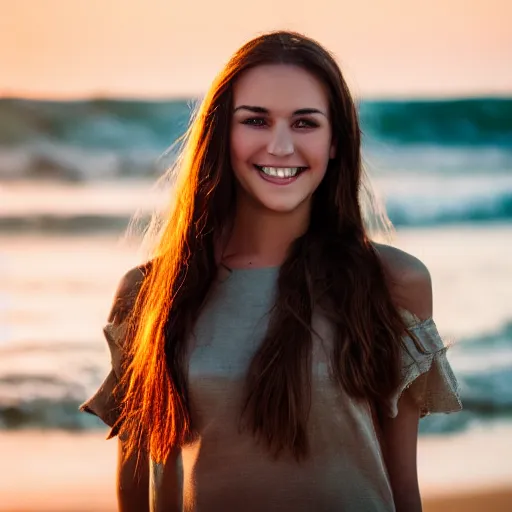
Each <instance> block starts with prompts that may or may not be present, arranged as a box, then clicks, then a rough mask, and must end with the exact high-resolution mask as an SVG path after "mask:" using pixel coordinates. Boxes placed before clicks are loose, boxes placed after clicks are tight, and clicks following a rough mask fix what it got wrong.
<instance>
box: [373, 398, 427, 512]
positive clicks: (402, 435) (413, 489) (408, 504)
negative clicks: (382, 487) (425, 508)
mask: <svg viewBox="0 0 512 512" xmlns="http://www.w3.org/2000/svg"><path fill="white" fill-rule="evenodd" d="M418 420H419V408H418V406H417V405H416V403H415V402H414V400H413V399H412V398H411V396H410V395H409V394H408V393H407V392H405V393H404V394H403V395H402V397H401V399H400V401H399V403H398V415H397V417H396V418H384V419H383V421H382V438H383V439H382V440H383V450H384V460H385V462H386V466H387V469H388V474H389V479H390V483H391V488H392V490H393V498H394V501H395V507H396V511H397V512H421V510H422V508H421V497H420V489H419V484H418V470H417V458H416V451H417V444H418Z"/></svg>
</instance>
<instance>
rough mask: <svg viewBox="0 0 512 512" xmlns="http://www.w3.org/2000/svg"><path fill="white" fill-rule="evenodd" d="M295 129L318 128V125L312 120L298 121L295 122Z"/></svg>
mask: <svg viewBox="0 0 512 512" xmlns="http://www.w3.org/2000/svg"><path fill="white" fill-rule="evenodd" d="M295 127H296V128H301V129H304V128H317V127H318V123H317V122H315V121H312V120H311V119H298V120H297V121H295Z"/></svg>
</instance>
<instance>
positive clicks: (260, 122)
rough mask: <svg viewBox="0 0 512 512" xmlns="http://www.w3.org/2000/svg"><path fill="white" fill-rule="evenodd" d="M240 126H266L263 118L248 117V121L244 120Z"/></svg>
mask: <svg viewBox="0 0 512 512" xmlns="http://www.w3.org/2000/svg"><path fill="white" fill-rule="evenodd" d="M242 124H246V125H249V126H255V127H258V128H259V127H261V126H265V125H266V124H267V122H266V120H265V119H264V118H263V117H250V118H248V119H244V120H243V121H242Z"/></svg>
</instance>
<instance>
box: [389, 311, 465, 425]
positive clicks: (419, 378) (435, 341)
mask: <svg viewBox="0 0 512 512" xmlns="http://www.w3.org/2000/svg"><path fill="white" fill-rule="evenodd" d="M402 316H403V318H404V320H405V322H406V324H407V326H408V328H409V330H410V331H411V332H412V333H413V334H414V335H415V336H416V338H417V340H418V341H419V343H420V345H421V346H422V347H423V349H424V352H425V353H422V352H421V351H420V350H418V348H417V347H416V345H415V343H414V341H413V339H412V338H411V336H405V337H404V342H405V346H406V350H405V349H404V350H403V352H402V373H401V382H400V386H399V387H398V389H397V391H396V393H394V394H393V396H392V397H391V399H390V401H389V410H388V414H389V416H390V417H392V418H394V417H396V416H397V414H398V401H399V400H400V397H401V396H402V393H403V392H404V391H405V390H408V391H409V392H410V393H411V395H412V397H413V398H414V400H415V401H416V403H417V404H418V406H419V407H420V413H421V417H424V416H426V415H428V414H431V413H436V412H442V413H450V412H456V411H460V410H461V409H462V403H461V401H460V396H459V387H458V383H457V379H456V378H455V375H454V373H453V371H452V368H451V366H450V363H449V362H448V359H447V358H446V351H447V349H448V346H446V345H445V344H444V342H443V340H442V339H441V336H440V335H439V332H438V330H437V327H436V324H435V322H434V320H433V319H432V318H429V319H427V320H420V319H419V318H417V317H416V316H415V315H413V314H412V313H410V312H408V311H405V310H403V311H402Z"/></svg>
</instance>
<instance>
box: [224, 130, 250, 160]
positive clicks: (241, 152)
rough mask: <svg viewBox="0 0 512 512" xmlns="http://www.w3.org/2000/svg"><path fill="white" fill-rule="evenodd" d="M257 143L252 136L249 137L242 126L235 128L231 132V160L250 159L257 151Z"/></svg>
mask: <svg viewBox="0 0 512 512" xmlns="http://www.w3.org/2000/svg"><path fill="white" fill-rule="evenodd" d="M255 149H256V148H255V143H254V141H253V140H251V138H250V137H247V135H246V134H244V133H243V130H241V129H240V128H238V129H237V128H234V129H233V130H232V132H231V139H230V152H231V160H232V161H233V163H235V162H243V161H245V160H248V159H249V158H250V156H251V155H252V154H253V153H254V151H255Z"/></svg>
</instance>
